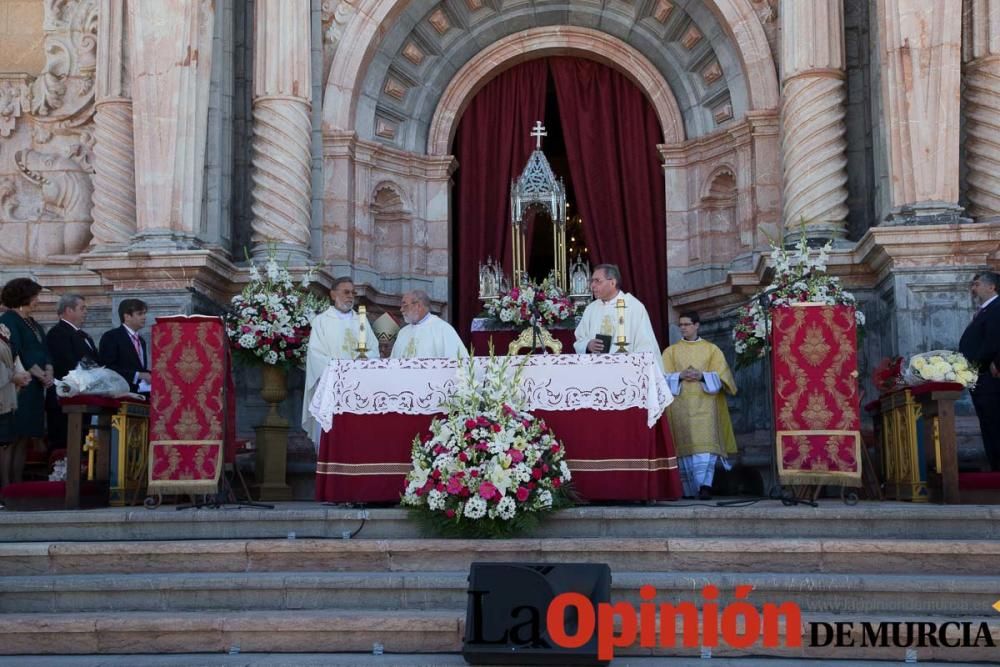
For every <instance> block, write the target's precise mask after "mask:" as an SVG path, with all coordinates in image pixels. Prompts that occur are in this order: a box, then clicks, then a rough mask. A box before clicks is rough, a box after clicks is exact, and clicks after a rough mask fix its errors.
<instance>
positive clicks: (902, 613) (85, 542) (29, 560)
mask: <svg viewBox="0 0 1000 667" xmlns="http://www.w3.org/2000/svg"><path fill="white" fill-rule="evenodd" d="M345 535H347V536H351V535H353V538H352V539H344V536H345ZM290 538H292V539H290ZM478 560H489V561H530V562H597V563H608V564H609V565H610V566H611V569H612V577H613V591H612V599H613V600H615V601H620V600H627V601H630V602H632V603H633V604H634V605H638V604H639V601H640V600H639V595H638V590H639V587H640V586H642V585H644V584H651V585H652V586H654V587H655V588H656V590H657V598H656V599H657V600H658V601H660V602H674V603H675V602H677V601H692V602H695V603H697V604H698V605H699V607H700V606H701V602H702V598H701V589H702V588H703V586H705V585H707V584H709V583H711V584H715V585H716V586H718V587H719V589H720V592H721V599H720V606H721V607H724V606H725V604H726V603H728V602H730V601H732V599H733V592H734V590H735V588H736V586H737V585H752V586H753V587H754V589H753V593H752V594H751V596H750V602H751V603H752V604H753V605H754V606H755V607H757V608H758V609H759V608H760V607H761V606H762V605H763V604H764V603H767V602H773V603H780V602H785V601H793V602H796V603H797V604H798V605H799V606H800V608H801V609H802V612H803V625H804V628H808V627H809V624H810V622H812V621H822V622H828V623H833V622H837V621H853V622H855V624H856V628H857V629H856V631H855V635H854V636H855V638H856V639H857V641H858V643H860V627H859V625H860V622H861V621H871V622H879V621H897V620H898V621H907V620H909V621H936V622H938V623H943V622H946V621H970V622H972V623H974V624H976V627H978V623H979V622H981V621H985V622H987V623H988V624H989V627H990V630H991V633H992V635H991V636H992V638H993V640H994V642H996V643H997V645H998V646H1000V613H997V612H995V611H994V610H993V609H992V608H991V606H992V605H993V604H994V603H995V602H996V601H997V600H1000V508H992V507H975V506H964V507H940V506H920V505H908V504H896V503H877V504H876V503H866V504H861V505H858V506H855V507H846V506H844V505H842V504H840V503H839V502H835V501H828V502H825V503H823V504H821V506H820V507H819V508H816V509H814V508H807V507H792V508H788V507H782V506H780V505H777V504H772V503H765V504H762V505H757V506H753V507H747V508H719V507H715V506H713V505H711V504H705V505H699V506H683V505H678V504H674V505H670V504H665V505H660V506H655V507H638V506H636V507H583V508H576V509H572V510H568V511H565V512H562V513H560V515H559V516H558V517H556V518H554V519H553V520H551V521H549V522H547V523H546V524H545V525H544V526H543V527H542V529H541V530H540V531H539V534H537V535H531V536H528V537H526V538H522V539H515V540H503V541H478V540H439V539H421V538H420V537H419V531H418V529H417V526H416V524H414V523H412V522H410V521H408V520H407V518H406V513H405V512H403V511H401V510H397V509H384V510H359V509H339V508H332V507H324V506H319V505H312V504H304V503H298V504H287V505H282V506H280V507H279V508H278V509H276V510H273V511H262V510H249V509H247V510H228V509H227V510H197V511H184V512H177V511H174V510H173V508H169V507H164V508H161V509H158V510H155V511H150V510H143V509H137V510H136V509H108V510H96V511H81V512H51V513H11V512H0V654H6V655H11V654H34V655H40V654H44V655H62V656H66V655H70V654H83V655H95V654H130V653H135V654H140V653H200V654H213V653H214V654H217V655H218V654H223V653H226V652H228V651H230V649H233V648H238V650H239V651H240V652H241V654H246V653H253V654H259V653H282V652H285V653H296V654H298V653H329V654H338V655H340V654H345V653H350V652H359V653H365V652H367V653H371V651H372V647H373V645H375V644H381V645H382V646H383V647H384V650H385V651H386V653H387V654H435V655H442V654H454V653H456V652H458V651H460V650H461V640H462V633H463V626H464V609H465V602H466V586H467V584H466V575H467V573H468V570H469V564H470V563H471V562H473V561H478ZM804 632H806V631H805V630H804ZM973 632H974V633H975V630H974V631H973ZM804 644H808V637H806V638H805V641H804ZM911 650H912V649H911ZM915 650H916V657H917V658H918V659H919V660H920V661H921V662H926V661H928V660H943V661H967V662H968V661H995V660H997V658H998V657H1000V648H948V647H924V648H917V649H915ZM622 653H623V654H624V655H626V656H629V655H631V656H633V657H638V656H640V655H650V654H654V655H661V654H662V655H675V656H697V655H698V654H699V652H698V650H697V649H684V648H670V649H639V648H638V647H636V648H634V649H630V650H628V651H623V652H622ZM715 655H717V656H728V657H738V656H741V655H756V656H762V657H765V658H791V659H802V658H805V657H809V658H828V659H855V660H860V659H873V660H895V661H900V660H903V659H905V658H906V657H907V649H905V648H899V647H895V646H887V647H881V646H879V647H865V648H861V647H860V646H857V647H854V648H834V647H825V648H822V647H809V646H805V647H804V648H801V649H798V648H796V649H789V648H777V649H764V648H761V647H754V648H752V649H750V650H748V651H737V650H733V649H721V648H720V649H716V652H715ZM623 659H627V658H623ZM213 664H214V663H213ZM219 664H221V663H219ZM337 664H346V663H337ZM616 664H618V662H616ZM622 664H624V663H622Z"/></svg>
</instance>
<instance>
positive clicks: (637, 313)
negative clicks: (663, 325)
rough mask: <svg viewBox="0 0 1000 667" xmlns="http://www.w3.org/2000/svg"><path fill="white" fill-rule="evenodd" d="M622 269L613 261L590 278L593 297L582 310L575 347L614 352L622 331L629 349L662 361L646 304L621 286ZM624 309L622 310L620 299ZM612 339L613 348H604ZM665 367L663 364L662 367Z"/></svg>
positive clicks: (602, 265) (601, 265)
mask: <svg viewBox="0 0 1000 667" xmlns="http://www.w3.org/2000/svg"><path fill="white" fill-rule="evenodd" d="M620 282H621V272H619V271H618V267H617V266H615V265H614V264H600V265H598V266H597V267H596V268H595V269H594V273H593V274H592V276H591V278H590V291H591V292H592V293H593V295H594V300H593V301H591V302H590V304H589V305H588V306H587V308H586V309H585V310H584V311H583V318H582V319H581V320H580V324H579V326H577V328H576V332H575V335H576V342H575V343H573V349H575V350H576V353H577V354H586V353H587V352H591V353H597V354H599V353H602V352H614V351H615V345H616V343H617V342H618V334H619V332H621V333H623V334H624V335H625V341H626V343H627V348H626V351H628V352H652V353H653V356H654V357H655V358H656V360H657V364H661V361H660V346H659V344H657V342H656V335H655V334H654V333H653V325H652V324H650V322H649V314H648V313H646V307H645V306H643V305H642V302H641V301H639V300H638V299H637V298H635V297H634V296H632V295H631V294H629V293H628V292H623V291H621V290H620V289H618V283H620ZM619 299H620V300H621V301H622V305H624V308H623V309H619V307H618V301H619ZM620 315H624V318H625V323H624V326H623V327H621V328H619V323H618V320H619V316H620ZM609 340H610V347H611V349H605V348H606V347H607V346H608V341H609ZM661 368H662V366H661Z"/></svg>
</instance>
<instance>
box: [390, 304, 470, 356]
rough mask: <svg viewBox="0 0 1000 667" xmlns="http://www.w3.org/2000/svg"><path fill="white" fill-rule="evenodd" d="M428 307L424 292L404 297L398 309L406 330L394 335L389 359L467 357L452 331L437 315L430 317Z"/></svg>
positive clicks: (453, 330)
mask: <svg viewBox="0 0 1000 667" xmlns="http://www.w3.org/2000/svg"><path fill="white" fill-rule="evenodd" d="M430 306H431V299H430V297H429V296H427V292H425V291H423V290H414V291H412V292H407V293H406V294H404V295H403V300H402V302H401V303H400V307H399V309H400V310H401V311H402V313H403V319H404V320H405V321H406V326H405V327H403V328H402V329H400V330H399V333H398V334H397V335H396V343H395V344H394V345H393V346H392V356H393V357H394V358H402V359H415V358H430V359H434V358H443V359H455V358H457V357H467V356H469V352H468V351H467V350H466V349H465V345H464V344H463V343H462V339H461V338H459V337H458V333H457V332H456V331H455V329H454V327H452V326H451V325H450V324H448V323H447V322H445V321H444V320H442V319H441V318H440V317H438V316H437V315H432V314H431V312H430Z"/></svg>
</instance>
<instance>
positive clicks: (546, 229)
mask: <svg viewBox="0 0 1000 667" xmlns="http://www.w3.org/2000/svg"><path fill="white" fill-rule="evenodd" d="M540 120H541V121H542V122H543V123H544V125H545V127H546V132H547V136H545V137H544V140H543V143H542V151H543V152H544V153H545V156H546V158H547V159H548V161H549V164H550V165H551V167H552V169H553V172H554V173H555V174H556V176H558V177H562V178H563V180H564V182H565V184H566V185H567V190H568V192H567V195H568V197H567V202H568V204H569V209H568V218H569V220H570V221H569V222H568V224H567V235H566V241H567V246H568V253H567V254H568V255H569V256H568V257H567V259H568V262H567V263H568V264H570V265H571V264H572V262H573V261H574V260H575V259H576V255H577V254H580V255H581V257H582V258H585V259H589V261H590V262H591V265H592V266H594V265H596V264H598V263H613V264H617V265H618V266H619V268H620V269H621V272H622V278H623V280H622V282H623V285H622V288H623V289H624V290H626V291H628V292H631V293H633V294H635V295H636V296H637V297H638V298H639V299H640V300H641V301H643V303H644V304H645V305H646V309H647V310H648V311H649V315H650V319H651V321H652V323H653V327H654V330H655V331H656V333H657V336H658V337H659V338H660V339H661V342H664V343H665V342H666V336H665V333H666V323H667V306H666V222H665V218H666V212H665V208H666V207H665V193H664V177H663V170H662V162H661V159H660V155H659V152H658V149H657V146H658V144H660V143H662V141H663V131H662V128H661V126H660V123H659V120H658V119H657V116H656V113H655V111H654V109H653V107H652V105H651V104H650V103H649V101H648V100H647V99H646V97H645V96H644V94H643V93H642V91H641V90H640V89H639V88H638V86H636V85H635V84H634V83H633V82H632V81H631V80H630V79H629V78H628V77H627V76H626V75H625V74H624V73H622V72H619V71H618V70H616V69H613V68H612V67H609V66H607V65H604V64H602V63H598V62H595V61H592V60H588V59H584V58H574V57H566V56H555V57H548V58H540V59H536V60H530V61H527V62H523V63H520V64H518V65H515V66H514V67H512V68H510V69H508V70H506V71H504V72H502V73H501V74H499V75H497V76H496V77H495V78H493V79H492V80H490V81H489V82H488V83H487V84H486V85H485V86H483V87H482V88H481V89H480V90H479V92H478V93H477V94H476V95H475V96H474V97H473V98H472V100H470V102H469V103H468V105H467V106H466V108H465V111H464V112H463V115H462V118H461V120H460V121H459V124H458V127H457V130H456V132H455V139H454V143H453V145H452V154H453V155H455V157H456V159H457V161H458V168H457V169H456V171H455V175H454V185H453V188H452V208H451V210H452V239H451V241H452V248H453V252H452V262H453V266H452V275H453V276H454V279H453V280H452V295H451V297H452V298H451V303H453V304H454V305H455V318H454V320H455V324H456V328H457V329H458V331H459V333H460V334H461V335H462V336H463V337H468V335H469V331H470V326H471V321H472V318H473V317H475V316H476V315H477V314H478V313H479V312H480V311H481V309H482V304H481V303H480V302H479V299H478V272H479V263H480V262H485V261H486V260H487V259H488V258H490V257H492V258H495V259H498V260H499V261H500V262H501V264H502V265H503V266H504V268H505V271H506V273H507V275H508V276H509V275H510V274H511V268H512V256H513V252H512V243H511V238H512V234H511V225H510V184H511V181H512V180H513V179H515V178H517V177H518V176H520V174H521V172H522V170H523V169H524V167H525V165H526V163H527V161H528V158H529V157H530V155H531V152H532V151H533V150H534V149H535V145H536V142H535V139H534V138H533V137H532V136H531V134H530V133H531V129H532V127H533V126H534V125H535V123H536V122H538V121H540ZM551 234H552V226H551V223H549V222H548V221H539V220H536V221H534V224H532V225H531V226H530V227H529V229H528V249H529V255H528V270H529V273H530V274H531V275H532V277H533V278H535V279H539V278H542V277H544V276H545V274H546V273H547V272H548V270H549V268H550V267H552V266H553V265H554V261H553V260H554V255H553V253H554V251H553V244H552V237H551Z"/></svg>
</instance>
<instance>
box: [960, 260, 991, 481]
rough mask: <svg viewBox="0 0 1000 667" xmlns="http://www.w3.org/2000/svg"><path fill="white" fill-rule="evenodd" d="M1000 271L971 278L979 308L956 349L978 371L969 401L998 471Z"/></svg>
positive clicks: (989, 455) (988, 455)
mask: <svg viewBox="0 0 1000 667" xmlns="http://www.w3.org/2000/svg"><path fill="white" fill-rule="evenodd" d="M998 289H1000V275H998V274H996V273H993V272H991V271H984V272H983V273H980V274H978V275H976V276H975V277H974V278H973V279H972V294H973V295H974V296H975V298H976V300H977V301H979V309H978V310H977V311H976V314H975V315H974V316H973V318H972V321H971V322H969V326H967V327H965V332H964V333H963V334H962V340H961V342H960V343H959V344H958V349H959V351H961V353H962V354H963V355H965V358H966V359H968V360H969V364H970V365H972V366H973V367H975V368H976V369H977V370H978V371H979V380H978V382H976V388H975V389H973V390H972V391H971V392H970V393H971V394H972V405H974V406H975V408H976V414H977V415H978V416H979V429H980V431H981V432H982V434H983V448H984V449H985V450H986V458H987V459H988V460H989V462H990V467H991V468H992V469H993V471H994V472H1000V299H997V290H998Z"/></svg>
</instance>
